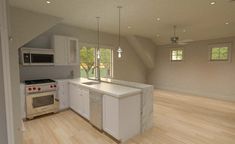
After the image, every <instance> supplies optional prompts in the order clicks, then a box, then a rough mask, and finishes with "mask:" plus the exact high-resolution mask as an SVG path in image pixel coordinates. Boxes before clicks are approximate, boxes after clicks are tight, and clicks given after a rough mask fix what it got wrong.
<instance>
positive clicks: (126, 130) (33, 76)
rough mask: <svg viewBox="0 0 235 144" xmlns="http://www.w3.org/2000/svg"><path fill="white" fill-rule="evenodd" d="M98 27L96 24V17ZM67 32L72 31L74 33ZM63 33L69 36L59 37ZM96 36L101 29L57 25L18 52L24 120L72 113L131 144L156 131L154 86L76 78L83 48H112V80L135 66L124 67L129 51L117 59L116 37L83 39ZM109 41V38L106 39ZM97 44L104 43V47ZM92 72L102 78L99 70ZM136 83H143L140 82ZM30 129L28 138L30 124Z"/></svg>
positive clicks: (126, 50)
mask: <svg viewBox="0 0 235 144" xmlns="http://www.w3.org/2000/svg"><path fill="white" fill-rule="evenodd" d="M117 10H118V9H117ZM12 11H13V12H14V13H15V14H16V15H19V14H22V13H26V12H27V11H25V10H22V9H18V8H12ZM14 13H13V15H14ZM26 14H27V13H26ZM30 14H32V12H30ZM35 16H36V14H35ZM35 16H34V17H35ZM21 17H22V16H21ZM101 20H102V19H101ZM17 23H18V22H17ZM94 25H97V21H96V18H94ZM68 29H71V30H70V31H71V32H70V31H69V30H68ZM61 30H62V31H63V30H64V32H66V33H63V32H60V31H61ZM82 31H84V30H83V29H82ZM69 32H70V33H69ZM97 33H98V31H97V30H95V31H90V30H86V31H85V32H84V33H81V30H80V29H79V28H77V27H72V26H68V25H64V24H57V25H56V26H54V27H53V28H52V29H49V31H46V32H44V33H42V34H40V35H39V36H37V37H36V38H34V39H33V40H31V41H29V42H28V43H26V44H25V45H24V46H23V47H21V48H20V49H19V57H20V80H21V82H22V83H21V94H22V95H21V113H22V119H24V120H32V121H33V119H37V117H38V116H41V115H45V114H51V113H55V114H56V113H57V112H59V111H62V112H63V111H68V110H69V109H71V110H72V111H73V112H75V114H77V115H79V116H80V117H82V118H84V121H88V122H89V123H90V124H91V125H92V126H94V128H96V129H98V130H99V131H101V132H102V133H105V134H106V135H108V136H111V137H112V138H113V139H114V140H115V141H118V142H124V141H127V140H128V139H130V138H131V137H133V136H135V135H138V134H140V133H143V132H144V131H146V130H148V129H150V128H151V127H152V117H153V100H152V99H153V86H151V85H145V84H140V83H133V82H127V81H121V80H115V79H110V78H109V77H111V75H110V76H107V78H101V82H100V81H98V82H97V83H96V81H94V80H91V79H99V78H98V77H97V76H96V77H94V78H89V79H87V78H86V77H85V78H77V77H79V75H78V74H79V72H78V71H79V68H80V61H81V58H80V59H79V57H80V52H81V50H79V49H81V48H82V47H88V46H90V47H97V46H98V47H101V49H102V48H103V47H105V48H106V47H108V48H110V47H111V48H112V50H111V51H112V53H111V54H110V57H111V58H110V61H113V62H114V63H113V64H112V66H110V67H112V68H111V69H110V70H111V71H112V72H111V73H112V75H115V76H116V75H117V73H120V72H119V71H118V70H116V71H115V70H113V69H117V67H118V69H120V68H121V67H123V69H124V67H125V69H127V68H126V66H125V65H130V64H128V63H126V64H125V63H124V62H125V61H124V59H126V57H125V55H126V54H128V53H129V52H128V49H126V48H125V52H123V53H122V54H123V55H122V58H118V54H117V52H116V50H115V46H114V45H113V43H117V37H116V36H112V35H111V36H110V35H108V34H105V33H104V34H102V33H101V34H100V33H98V35H99V36H100V37H101V38H99V37H91V38H89V39H88V38H86V39H85V40H86V41H83V40H82V39H83V37H84V35H88V34H90V35H95V36H97ZM106 35H107V36H106ZM104 36H105V37H109V39H103V38H102V37H104ZM89 37H90V36H89ZM98 39H100V41H101V42H100V43H101V44H100V45H98V43H99V41H97V40H98ZM124 40H125V39H124ZM122 44H123V47H126V46H125V44H126V42H125V41H122ZM96 51H98V50H97V49H96ZM101 55H102V51H101ZM112 59H114V60H112ZM115 59H117V61H116V60H115ZM128 59H136V58H135V57H133V58H128ZM101 62H102V57H101ZM117 62H119V63H120V64H118V63H117ZM110 63H111V62H110ZM134 63H136V60H135V62H134ZM95 65H97V63H95ZM110 65H111V64H110ZM134 66H136V64H134ZM80 69H81V68H80ZM110 70H109V71H110ZM93 71H95V74H96V75H98V74H97V73H98V70H97V69H95V66H94V65H93ZM80 73H82V72H81V71H80ZM111 73H110V74H111ZM101 75H102V74H101ZM125 75H126V74H125ZM92 76H94V75H92ZM89 77H91V76H89ZM128 77H129V79H131V77H130V76H128ZM134 79H135V81H136V80H137V81H142V80H141V78H138V79H139V80H138V79H136V77H134ZM25 124H26V126H25V133H27V129H29V128H28V127H27V121H26V122H25ZM127 126H128V127H127ZM29 139H30V138H29ZM26 141H27V136H26Z"/></svg>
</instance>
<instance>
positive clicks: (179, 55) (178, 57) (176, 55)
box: [171, 49, 183, 61]
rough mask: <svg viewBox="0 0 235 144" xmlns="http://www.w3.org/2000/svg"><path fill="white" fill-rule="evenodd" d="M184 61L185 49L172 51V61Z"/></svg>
mask: <svg viewBox="0 0 235 144" xmlns="http://www.w3.org/2000/svg"><path fill="white" fill-rule="evenodd" d="M182 60H183V49H174V50H171V61H182Z"/></svg>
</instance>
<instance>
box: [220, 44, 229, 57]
mask: <svg viewBox="0 0 235 144" xmlns="http://www.w3.org/2000/svg"><path fill="white" fill-rule="evenodd" d="M220 59H223V60H226V59H228V47H223V48H220Z"/></svg>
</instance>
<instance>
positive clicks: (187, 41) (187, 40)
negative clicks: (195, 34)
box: [179, 39, 193, 43]
mask: <svg viewBox="0 0 235 144" xmlns="http://www.w3.org/2000/svg"><path fill="white" fill-rule="evenodd" d="M192 41H193V40H192V39H184V40H180V41H179V43H189V42H192Z"/></svg>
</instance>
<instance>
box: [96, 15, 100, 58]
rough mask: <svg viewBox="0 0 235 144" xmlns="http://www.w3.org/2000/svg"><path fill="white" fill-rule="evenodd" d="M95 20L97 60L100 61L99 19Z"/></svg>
mask: <svg viewBox="0 0 235 144" xmlns="http://www.w3.org/2000/svg"><path fill="white" fill-rule="evenodd" d="M96 19H97V59H100V17H96Z"/></svg>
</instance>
